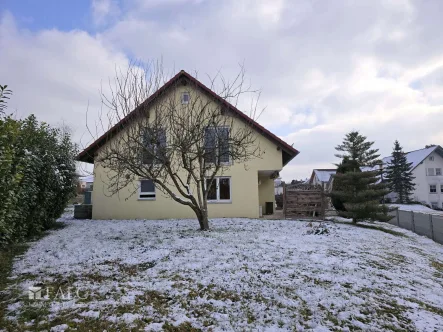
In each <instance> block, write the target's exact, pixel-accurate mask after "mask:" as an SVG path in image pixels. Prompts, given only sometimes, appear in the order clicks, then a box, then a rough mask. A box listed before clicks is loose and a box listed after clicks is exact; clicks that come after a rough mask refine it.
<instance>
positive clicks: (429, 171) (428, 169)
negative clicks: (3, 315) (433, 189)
mask: <svg viewBox="0 0 443 332" xmlns="http://www.w3.org/2000/svg"><path fill="white" fill-rule="evenodd" d="M431 169H432V171H431ZM427 171H428V174H427V175H428V176H435V168H432V167H430V168H427ZM430 173H432V174H430Z"/></svg>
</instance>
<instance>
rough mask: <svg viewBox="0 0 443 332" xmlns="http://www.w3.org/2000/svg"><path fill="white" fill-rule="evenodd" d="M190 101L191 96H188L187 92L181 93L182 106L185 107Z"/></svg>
mask: <svg viewBox="0 0 443 332" xmlns="http://www.w3.org/2000/svg"><path fill="white" fill-rule="evenodd" d="M190 99H191V96H190V95H189V92H183V93H182V104H183V105H187V104H189V100H190Z"/></svg>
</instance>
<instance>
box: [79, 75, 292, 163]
mask: <svg viewBox="0 0 443 332" xmlns="http://www.w3.org/2000/svg"><path fill="white" fill-rule="evenodd" d="M182 78H185V79H188V80H189V81H190V82H192V83H193V84H195V86H196V87H198V88H199V89H201V90H202V91H204V92H205V93H207V94H209V95H210V96H212V97H214V98H215V99H216V100H218V101H219V102H220V103H222V104H224V105H226V106H227V107H228V108H229V109H230V110H231V111H232V112H233V113H234V114H235V115H237V116H238V117H239V118H240V119H242V120H243V121H246V122H247V123H249V124H250V125H251V126H252V127H253V128H255V129H256V130H257V131H258V132H260V133H261V134H262V135H264V136H265V137H267V138H268V139H269V140H271V141H272V142H274V143H275V144H276V145H277V146H279V147H280V148H281V149H282V151H284V152H286V154H287V157H286V158H283V164H287V163H288V162H289V161H290V160H292V159H293V158H294V157H295V156H296V155H298V154H299V151H298V150H297V149H295V148H294V147H292V145H289V144H288V143H286V142H285V141H283V140H282V139H281V138H279V137H278V136H276V135H274V134H273V133H271V132H270V131H269V130H267V129H266V128H264V127H263V126H262V125H260V124H258V123H257V122H256V121H254V120H253V119H251V118H250V117H249V116H247V115H246V114H244V113H243V112H241V111H240V110H239V109H237V108H236V107H235V106H233V105H232V104H230V103H229V102H227V101H226V100H224V99H223V98H221V97H220V96H219V95H217V94H216V93H215V92H214V91H212V90H211V89H209V88H208V87H206V86H205V85H204V84H203V83H201V82H200V81H198V80H197V79H196V78H194V77H192V76H191V75H189V74H188V73H187V72H185V71H184V70H181V71H180V72H179V73H177V74H176V75H175V76H174V77H172V78H171V79H170V80H169V81H168V82H166V83H165V84H164V85H163V86H162V87H161V88H159V89H158V90H157V91H156V92H155V93H153V94H152V95H151V96H150V97H149V98H148V99H146V100H145V101H144V102H143V103H142V104H141V105H140V106H139V107H137V108H136V109H135V110H133V111H132V112H131V113H129V114H128V115H127V116H126V117H124V118H123V119H122V120H121V121H119V122H118V123H117V124H115V125H114V126H113V127H112V128H111V129H109V130H108V131H107V132H106V133H104V134H103V135H102V136H100V137H99V138H98V139H97V140H95V141H94V142H93V143H92V144H90V145H89V146H88V147H87V148H85V149H84V150H83V151H82V152H80V153H79V155H78V156H77V160H78V161H83V162H88V163H93V161H94V155H95V153H96V152H97V150H98V149H99V148H100V147H101V146H103V145H104V144H105V143H106V141H107V140H109V139H110V138H112V137H114V135H116V134H117V133H118V132H119V131H120V130H122V129H123V128H124V126H125V124H127V123H128V122H129V121H131V120H132V118H133V117H134V116H135V115H136V113H137V110H138V109H141V107H147V106H148V105H149V104H150V103H152V102H153V101H154V100H155V99H156V98H157V97H158V96H160V95H161V94H162V93H164V92H165V91H166V90H167V89H168V88H170V87H171V86H173V84H174V83H175V82H177V81H179V80H180V79H182Z"/></svg>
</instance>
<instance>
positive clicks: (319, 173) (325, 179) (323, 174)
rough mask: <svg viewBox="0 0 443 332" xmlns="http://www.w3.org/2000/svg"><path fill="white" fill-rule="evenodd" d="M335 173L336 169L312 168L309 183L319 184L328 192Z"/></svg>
mask: <svg viewBox="0 0 443 332" xmlns="http://www.w3.org/2000/svg"><path fill="white" fill-rule="evenodd" d="M335 173H337V170H336V169H324V168H323V169H321V168H319V169H314V170H312V174H311V178H310V179H309V184H313V185H320V186H322V187H323V188H324V189H325V191H327V192H330V191H331V190H332V181H333V178H334V175H335Z"/></svg>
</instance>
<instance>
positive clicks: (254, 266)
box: [7, 219, 443, 331]
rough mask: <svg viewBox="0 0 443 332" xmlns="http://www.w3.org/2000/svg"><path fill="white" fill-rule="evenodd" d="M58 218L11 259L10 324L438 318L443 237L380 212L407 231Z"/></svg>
mask: <svg viewBox="0 0 443 332" xmlns="http://www.w3.org/2000/svg"><path fill="white" fill-rule="evenodd" d="M65 223H66V227H65V228H63V229H60V230H57V231H54V232H52V233H51V234H49V235H48V236H46V237H45V238H43V239H42V240H40V241H38V242H36V243H33V244H32V246H31V248H30V249H29V251H28V252H27V253H26V254H25V255H24V257H22V258H21V259H20V260H18V261H17V262H16V263H15V267H14V281H15V285H16V286H17V287H18V289H17V290H14V287H13V288H11V289H10V292H12V293H14V292H17V291H18V292H19V294H20V296H18V297H16V298H14V297H12V300H11V302H10V304H9V307H8V310H9V313H8V314H7V315H8V316H9V317H8V318H9V321H10V323H11V326H13V325H14V324H19V325H20V324H21V326H22V327H23V326H26V325H28V326H29V327H30V329H48V330H49V329H50V328H52V329H53V330H54V331H63V330H66V329H68V330H69V329H71V328H72V329H74V328H77V329H79V330H85V329H90V330H100V331H103V330H108V331H109V330H128V329H130V328H131V327H133V328H134V329H137V330H139V329H141V330H143V329H145V330H148V331H151V330H161V329H164V330H168V331H174V328H173V326H179V327H180V328H181V331H185V330H186V331H192V329H191V327H193V328H196V329H202V330H214V331H218V330H227V331H239V330H250V331H265V330H266V331H279V330H281V331H287V330H290V331H355V330H367V331H391V330H392V331H414V330H417V331H434V330H435V331H442V330H443V309H442V308H443V288H442V285H443V247H442V246H441V245H439V244H436V243H434V242H433V241H431V240H429V239H427V238H425V237H420V236H418V235H416V234H414V233H411V232H409V231H406V230H402V229H399V228H396V227H394V226H391V225H386V224H379V223H377V226H380V225H381V226H380V227H385V228H389V229H393V230H395V231H397V232H399V233H401V234H403V236H402V235H393V234H388V233H385V232H382V231H380V230H373V229H366V228H360V227H355V226H352V225H346V224H334V223H332V222H328V223H327V227H328V228H329V231H330V233H329V234H328V235H308V234H307V232H308V231H309V230H310V229H311V227H310V225H309V223H307V222H302V221H293V220H292V221H291V220H249V219H216V220H212V222H211V226H212V231H211V232H199V231H196V228H197V226H198V224H197V222H196V221H195V220H165V221H155V220H154V221H153V220H143V221H141V220H139V221H124V220H116V221H90V220H86V221H75V220H67V221H65ZM314 225H315V223H314ZM29 286H40V287H42V288H43V290H44V291H43V294H42V295H45V292H46V291H45V290H46V289H47V287H52V289H51V291H50V294H49V295H50V296H49V299H47V300H29V299H28V287H29ZM68 287H71V294H70V296H67V294H66V293H67V288H68ZM59 288H60V289H61V290H62V291H63V292H64V297H65V299H62V295H61V293H59V294H58V295H57V296H56V295H55V293H56V291H57V289H59ZM77 291H78V295H79V297H76V296H77V294H76V292H77ZM69 297H70V298H71V299H68V298H69ZM80 297H81V298H80Z"/></svg>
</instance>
